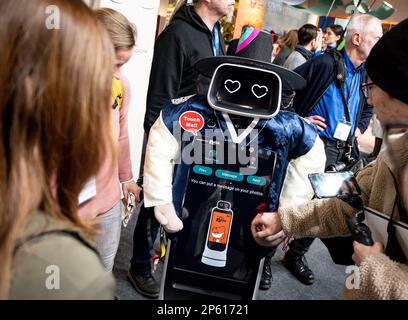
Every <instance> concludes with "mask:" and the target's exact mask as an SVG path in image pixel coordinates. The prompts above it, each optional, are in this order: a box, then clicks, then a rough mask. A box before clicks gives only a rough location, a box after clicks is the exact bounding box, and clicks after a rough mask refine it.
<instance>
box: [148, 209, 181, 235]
mask: <svg viewBox="0 0 408 320" xmlns="http://www.w3.org/2000/svg"><path fill="white" fill-rule="evenodd" d="M154 216H155V217H156V220H157V221H158V222H159V223H160V224H161V225H162V226H163V227H164V230H166V232H168V233H176V232H178V231H180V230H181V229H183V222H182V221H181V220H180V218H179V217H178V216H177V213H176V210H175V209H174V205H173V203H172V202H171V203H168V204H163V205H160V206H156V207H154Z"/></svg>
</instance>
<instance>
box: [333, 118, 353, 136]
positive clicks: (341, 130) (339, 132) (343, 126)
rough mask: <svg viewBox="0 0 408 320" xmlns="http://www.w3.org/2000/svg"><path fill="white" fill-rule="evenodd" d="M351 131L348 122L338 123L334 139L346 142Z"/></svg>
mask: <svg viewBox="0 0 408 320" xmlns="http://www.w3.org/2000/svg"><path fill="white" fill-rule="evenodd" d="M350 130H351V125H350V123H349V122H339V123H338V124H337V128H336V131H335V132H334V137H335V138H336V139H339V140H341V141H347V139H348V137H349V134H350Z"/></svg>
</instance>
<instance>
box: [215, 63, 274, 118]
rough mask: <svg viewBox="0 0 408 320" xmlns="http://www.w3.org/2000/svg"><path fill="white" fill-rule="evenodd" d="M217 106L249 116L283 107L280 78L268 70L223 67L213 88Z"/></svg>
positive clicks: (218, 72) (216, 76)
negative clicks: (232, 109)
mask: <svg viewBox="0 0 408 320" xmlns="http://www.w3.org/2000/svg"><path fill="white" fill-rule="evenodd" d="M211 91H213V92H212V94H213V95H212V96H213V98H214V104H218V105H220V106H224V105H226V104H227V105H230V106H233V107H236V108H237V109H242V110H243V111H244V112H245V110H246V111H247V112H248V113H251V112H255V113H256V112H258V111H261V110H263V111H266V110H269V111H272V112H273V110H275V109H276V108H277V107H279V103H280V95H281V85H280V79H279V77H278V76H277V75H276V74H274V73H270V72H267V71H263V70H259V69H252V68H242V67H240V66H231V65H223V66H221V67H220V68H219V69H218V71H217V73H216V74H215V75H214V80H213V87H212V88H211Z"/></svg>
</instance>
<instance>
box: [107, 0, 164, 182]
mask: <svg viewBox="0 0 408 320" xmlns="http://www.w3.org/2000/svg"><path fill="white" fill-rule="evenodd" d="M159 4H160V0H100V6H101V7H109V8H112V9H115V10H117V11H119V12H121V13H122V14H124V15H125V16H126V17H127V18H128V19H129V20H130V21H131V22H133V23H134V24H135V25H136V27H137V31H138V37H137V45H136V48H135V50H134V54H133V56H132V58H131V59H130V61H129V63H127V64H126V65H125V66H124V67H123V74H124V75H125V76H126V77H127V78H128V79H129V81H130V85H131V88H132V100H131V103H130V110H129V136H130V151H131V156H132V166H133V174H134V177H135V179H137V178H138V176H139V168H140V157H141V152H142V144H143V135H144V131H143V120H144V114H145V110H146V95H147V87H148V83H149V75H150V68H151V62H152V58H153V47H154V37H155V32H156V23H157V14H158V9H159Z"/></svg>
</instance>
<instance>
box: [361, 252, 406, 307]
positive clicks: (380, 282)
mask: <svg viewBox="0 0 408 320" xmlns="http://www.w3.org/2000/svg"><path fill="white" fill-rule="evenodd" d="M359 271H360V289H361V290H362V292H363V293H364V294H365V295H366V296H367V297H369V298H370V299H385V300H397V299H398V300H407V299H408V266H407V265H405V264H400V263H396V262H394V261H392V260H390V258H388V257H387V256H386V255H385V254H382V253H380V254H375V255H371V256H368V257H367V258H365V259H364V260H363V262H362V263H361V265H360V267H359Z"/></svg>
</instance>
